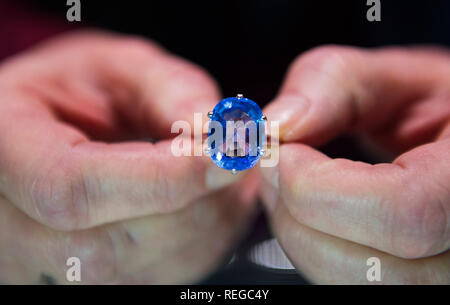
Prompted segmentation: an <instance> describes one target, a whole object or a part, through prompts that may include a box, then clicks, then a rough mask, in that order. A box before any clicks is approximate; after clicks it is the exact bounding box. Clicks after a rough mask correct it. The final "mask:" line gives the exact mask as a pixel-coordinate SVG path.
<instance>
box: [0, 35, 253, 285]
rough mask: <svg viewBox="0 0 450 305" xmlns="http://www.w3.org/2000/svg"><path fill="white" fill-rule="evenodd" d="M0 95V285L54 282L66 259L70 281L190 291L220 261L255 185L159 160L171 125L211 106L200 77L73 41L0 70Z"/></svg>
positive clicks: (172, 59) (127, 43) (68, 38)
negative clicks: (74, 260) (75, 274)
mask: <svg viewBox="0 0 450 305" xmlns="http://www.w3.org/2000/svg"><path fill="white" fill-rule="evenodd" d="M0 91H1V92H2V97H1V100H0V125H1V126H0V130H1V131H0V133H1V135H0V282H1V283H21V284H24V283H59V284H64V283H68V282H67V281H66V271H67V268H68V267H67V266H66V260H67V259H68V258H69V257H72V256H76V257H79V258H80V260H81V279H82V283H84V284H93V283H125V284H130V283H147V284H154V283H155V284H160V283H165V284H167V283H192V282H195V281H198V280H200V279H202V278H204V277H205V276H206V275H208V274H209V273H210V272H211V271H212V270H214V269H215V268H216V267H217V266H218V265H219V264H221V263H223V260H224V259H226V258H227V255H229V251H230V248H231V247H232V246H233V244H234V243H235V242H236V240H237V239H238V238H239V236H241V234H242V233H243V231H244V230H245V228H246V224H247V223H248V219H249V217H251V215H252V211H253V209H254V204H253V203H254V200H255V197H256V191H257V182H258V181H257V179H255V177H254V174H251V173H250V174H247V175H236V176H233V175H231V174H229V173H228V172H225V171H222V170H220V169H218V168H217V167H216V166H215V165H214V164H213V163H212V162H211V160H210V159H209V158H207V157H175V156H174V155H173V154H172V153H171V151H170V144H171V139H170V138H171V137H173V136H174V135H172V134H170V127H171V124H172V123H173V122H174V121H176V120H186V121H188V122H190V123H192V121H193V112H201V113H205V114H206V113H207V112H208V111H209V110H210V109H212V108H213V106H214V105H215V104H216V103H217V101H218V100H220V94H219V91H218V89H217V86H216V84H215V82H214V81H213V80H212V78H211V77H210V76H209V75H208V73H207V72H205V71H204V70H202V69H201V68H199V67H197V66H196V65H194V64H192V63H189V62H187V61H185V60H183V59H181V58H178V57H176V56H174V55H172V54H169V53H168V52H167V51H165V50H164V49H162V48H161V47H160V46H158V45H156V44H155V43H152V42H150V41H146V40H143V39H139V38H135V37H129V36H119V35H113V34H109V33H101V32H79V33H75V34H69V35H65V36H62V37H58V38H55V39H53V40H51V41H49V42H46V43H44V44H43V45H40V46H38V47H36V48H34V49H32V50H30V51H28V52H26V53H23V54H21V55H18V56H16V57H13V58H11V59H9V60H7V61H5V62H3V63H2V65H1V66H0ZM143 138H146V139H150V138H151V139H153V140H154V142H153V143H152V142H149V141H142V139H143ZM230 203H232V204H230Z"/></svg>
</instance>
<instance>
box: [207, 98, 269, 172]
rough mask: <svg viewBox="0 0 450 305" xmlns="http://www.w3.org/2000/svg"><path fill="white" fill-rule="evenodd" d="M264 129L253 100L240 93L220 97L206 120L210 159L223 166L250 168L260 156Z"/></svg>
mask: <svg viewBox="0 0 450 305" xmlns="http://www.w3.org/2000/svg"><path fill="white" fill-rule="evenodd" d="M227 127H228V130H227ZM264 132H265V131H264V120H263V114H262V111H261V108H259V106H258V105H257V104H256V103H255V102H254V101H252V100H250V99H247V98H243V97H229V98H225V99H223V100H221V101H220V102H219V103H218V104H217V105H216V107H214V110H213V113H212V115H211V118H210V121H209V130H208V147H209V150H210V155H211V158H212V160H213V161H214V163H215V164H216V165H217V166H219V167H221V168H223V169H226V170H233V169H234V170H236V171H242V170H246V169H249V168H252V167H253V166H254V165H255V164H256V163H257V162H258V160H259V158H261V150H262V149H263V147H264V137H265V134H264Z"/></svg>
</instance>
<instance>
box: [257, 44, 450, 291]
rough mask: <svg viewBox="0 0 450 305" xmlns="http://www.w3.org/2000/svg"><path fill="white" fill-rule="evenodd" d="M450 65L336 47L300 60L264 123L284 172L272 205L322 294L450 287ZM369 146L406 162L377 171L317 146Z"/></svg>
mask: <svg viewBox="0 0 450 305" xmlns="http://www.w3.org/2000/svg"><path fill="white" fill-rule="evenodd" d="M449 84H450V56H449V53H448V51H445V50H438V49H430V48H422V49H417V48H409V49H401V48H383V49H375V50H363V49H356V48H350V47H340V46H326V47H321V48H318V49H314V50H312V51H309V52H307V53H305V54H303V55H300V56H299V57H298V59H296V60H295V61H294V63H293V64H292V66H291V67H290V69H289V71H288V73H287V76H286V79H285V81H284V84H283V86H282V88H281V90H280V93H279V94H278V96H277V97H276V99H275V100H274V101H273V102H272V103H271V104H270V105H268V106H267V108H266V109H265V111H264V113H265V114H266V115H267V117H268V118H269V119H270V120H278V121H279V122H280V140H281V142H282V144H281V147H280V162H279V165H278V166H277V167H275V168H261V173H262V183H263V185H262V187H261V195H262V198H263V201H264V203H265V206H266V211H267V214H268V216H269V218H270V219H271V223H272V228H273V231H274V233H275V235H276V236H277V238H278V239H279V241H280V244H281V246H282V247H283V248H284V250H285V251H286V253H287V255H288V257H289V258H290V259H291V261H292V263H293V264H294V265H295V266H296V267H298V269H299V270H301V272H302V273H303V274H304V275H305V276H306V277H307V278H309V279H310V280H311V281H312V282H314V283H324V284H332V283H334V284H335V283H347V284H367V283H369V282H368V281H367V279H366V272H367V270H368V268H369V267H368V266H366V260H367V259H368V258H370V257H373V256H375V257H378V258H380V261H381V270H382V281H381V282H380V283H385V284H425V283H426V284H450V252H449V251H448V250H449V247H450V162H449V161H450V86H449ZM344 132H353V133H357V134H361V135H363V136H365V137H368V138H369V139H372V140H373V141H374V142H375V143H377V144H379V145H380V146H381V147H382V148H383V149H385V150H386V151H389V152H391V153H392V154H393V155H395V156H396V157H395V158H394V160H393V161H392V163H380V164H375V165H371V164H366V163H363V162H355V161H351V160H346V159H331V158H329V157H327V156H326V155H324V154H322V153H320V152H319V151H317V150H316V149H314V148H313V147H314V146H317V145H320V144H324V143H326V142H327V141H329V140H331V139H333V138H334V137H336V136H337V135H339V134H341V133H344Z"/></svg>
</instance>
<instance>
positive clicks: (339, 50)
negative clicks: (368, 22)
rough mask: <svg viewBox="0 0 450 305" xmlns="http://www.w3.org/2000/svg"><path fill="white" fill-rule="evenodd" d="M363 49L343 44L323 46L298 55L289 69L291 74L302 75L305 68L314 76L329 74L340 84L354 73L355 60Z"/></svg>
mask: <svg viewBox="0 0 450 305" xmlns="http://www.w3.org/2000/svg"><path fill="white" fill-rule="evenodd" d="M361 52H362V51H361V50H359V49H355V48H350V47H343V46H333V45H329V46H322V47H318V48H315V49H312V50H310V51H307V52H306V53H304V54H301V55H300V56H298V57H297V58H296V59H295V60H294V62H293V63H292V65H291V67H290V69H289V75H294V76H295V75H297V74H299V75H302V73H305V70H306V71H308V72H309V74H310V75H311V76H310V77H312V76H316V77H319V78H321V77H322V76H328V77H329V78H330V79H331V80H333V81H335V82H337V83H338V84H340V83H341V82H342V81H343V80H346V79H348V78H349V77H351V76H352V75H353V72H354V71H350V69H355V67H357V65H355V64H354V63H355V61H357V60H358V58H359V54H360V53H361Z"/></svg>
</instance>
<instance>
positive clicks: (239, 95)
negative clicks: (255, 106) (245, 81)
mask: <svg viewBox="0 0 450 305" xmlns="http://www.w3.org/2000/svg"><path fill="white" fill-rule="evenodd" d="M236 97H237V98H238V99H241V98H243V97H244V95H243V94H240V93H239V94H238V95H236Z"/></svg>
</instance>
